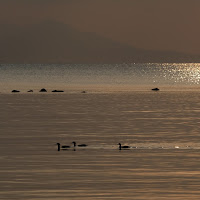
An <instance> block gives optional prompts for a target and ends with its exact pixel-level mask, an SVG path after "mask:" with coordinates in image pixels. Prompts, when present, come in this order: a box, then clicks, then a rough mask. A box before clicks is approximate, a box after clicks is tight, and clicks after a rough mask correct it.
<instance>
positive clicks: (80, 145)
mask: <svg viewBox="0 0 200 200" xmlns="http://www.w3.org/2000/svg"><path fill="white" fill-rule="evenodd" d="M72 143H73V144H74V147H76V146H78V147H87V146H88V145H87V144H78V145H76V142H72Z"/></svg>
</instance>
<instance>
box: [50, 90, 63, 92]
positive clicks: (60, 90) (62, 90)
mask: <svg viewBox="0 0 200 200" xmlns="http://www.w3.org/2000/svg"><path fill="white" fill-rule="evenodd" d="M51 92H64V91H63V90H52V91H51Z"/></svg>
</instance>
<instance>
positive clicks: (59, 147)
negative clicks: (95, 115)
mask: <svg viewBox="0 0 200 200" xmlns="http://www.w3.org/2000/svg"><path fill="white" fill-rule="evenodd" d="M72 144H73V147H74V149H75V148H76V146H78V147H87V146H88V145H87V144H78V145H76V142H72ZM118 145H119V150H121V149H129V148H130V146H122V145H121V143H119V144H118ZM57 146H58V151H60V150H67V149H69V148H70V147H71V146H68V145H62V146H61V145H60V143H57Z"/></svg>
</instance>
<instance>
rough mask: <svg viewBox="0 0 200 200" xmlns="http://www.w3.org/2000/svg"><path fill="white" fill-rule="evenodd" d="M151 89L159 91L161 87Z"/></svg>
mask: <svg viewBox="0 0 200 200" xmlns="http://www.w3.org/2000/svg"><path fill="white" fill-rule="evenodd" d="M151 90H153V91H159V90H160V89H159V88H153V89H151Z"/></svg>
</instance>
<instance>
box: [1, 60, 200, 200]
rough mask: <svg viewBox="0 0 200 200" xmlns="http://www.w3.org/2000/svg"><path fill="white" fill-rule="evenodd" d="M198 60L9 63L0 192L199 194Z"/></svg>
mask: <svg viewBox="0 0 200 200" xmlns="http://www.w3.org/2000/svg"><path fill="white" fill-rule="evenodd" d="M199 70H200V64H121V65H81V64H79V65H1V66H0V92H1V93H0V108H1V110H0V111H1V115H0V199H2V200H11V199H15V200H68V199H69V200H71V199H73V200H80V199H83V200H108V199H113V200H132V199H134V200H146V199H150V200H151V199H152V200H154V199H155V200H160V199H166V200H169V199H172V200H179V199H181V200H188V199H190V200H191V199H192V200H193V199H198V200H199V199H200V190H199V188H200V129H199V126H200V101H199V100H200V92H199V81H200V71H199ZM154 87H158V88H160V91H158V92H155V91H151V89H152V88H154ZM41 88H46V89H47V93H39V90H40V89H41ZM13 89H17V90H20V91H21V92H20V93H11V90H13ZM30 89H32V90H33V91H34V92H33V93H27V91H28V90H30ZM53 89H62V90H64V93H52V92H51V90H53ZM83 90H85V91H86V93H81V91H83ZM73 141H76V142H77V144H82V143H84V144H87V145H88V146H87V147H76V148H74V147H73V145H72V142H73ZM58 142H59V143H61V145H70V146H71V147H70V148H69V149H68V150H61V151H57V145H56V143H58ZM119 142H120V143H121V144H122V145H128V146H130V148H129V149H126V150H125V149H124V150H123V149H122V150H119V148H118V143H119Z"/></svg>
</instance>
